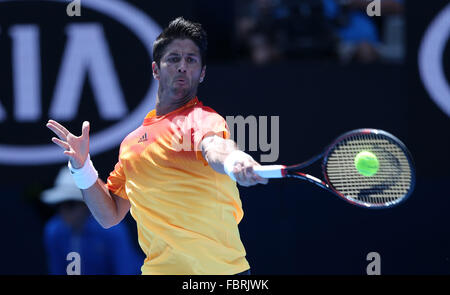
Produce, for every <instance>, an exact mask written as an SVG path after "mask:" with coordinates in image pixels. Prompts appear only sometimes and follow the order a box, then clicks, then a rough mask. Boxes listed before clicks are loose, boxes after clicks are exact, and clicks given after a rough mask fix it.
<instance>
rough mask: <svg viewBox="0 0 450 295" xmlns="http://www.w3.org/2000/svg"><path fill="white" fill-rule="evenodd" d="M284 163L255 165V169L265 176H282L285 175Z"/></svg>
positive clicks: (257, 172)
mask: <svg viewBox="0 0 450 295" xmlns="http://www.w3.org/2000/svg"><path fill="white" fill-rule="evenodd" d="M284 168H286V166H284V165H265V166H255V167H253V171H255V173H256V174H258V175H259V176H261V177H263V178H282V177H284V174H285V173H284V172H283V171H284Z"/></svg>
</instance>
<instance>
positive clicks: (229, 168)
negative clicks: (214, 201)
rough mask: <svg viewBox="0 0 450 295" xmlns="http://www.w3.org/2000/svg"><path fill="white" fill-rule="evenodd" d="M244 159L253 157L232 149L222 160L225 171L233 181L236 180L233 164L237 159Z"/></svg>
mask: <svg viewBox="0 0 450 295" xmlns="http://www.w3.org/2000/svg"><path fill="white" fill-rule="evenodd" d="M245 159H253V158H252V157H251V156H250V155H249V154H246V153H244V152H243V151H240V150H235V151H232V152H231V153H230V154H229V155H228V156H227V157H226V158H225V161H224V162H223V168H224V170H225V173H226V174H227V175H228V176H229V177H230V178H231V179H233V180H234V181H236V178H235V177H234V173H233V168H234V164H236V162H237V161H242V160H245Z"/></svg>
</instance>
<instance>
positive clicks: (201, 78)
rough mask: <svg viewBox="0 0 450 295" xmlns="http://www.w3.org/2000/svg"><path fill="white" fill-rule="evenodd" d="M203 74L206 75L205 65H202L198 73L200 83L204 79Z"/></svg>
mask: <svg viewBox="0 0 450 295" xmlns="http://www.w3.org/2000/svg"><path fill="white" fill-rule="evenodd" d="M205 75H206V65H204V66H203V68H202V72H201V73H200V83H202V82H203V80H204V79H205Z"/></svg>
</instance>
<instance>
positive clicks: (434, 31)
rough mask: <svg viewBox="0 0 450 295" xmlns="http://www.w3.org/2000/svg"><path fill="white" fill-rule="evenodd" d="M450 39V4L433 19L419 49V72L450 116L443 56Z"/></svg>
mask: <svg viewBox="0 0 450 295" xmlns="http://www.w3.org/2000/svg"><path fill="white" fill-rule="evenodd" d="M449 39H450V4H448V5H447V6H446V7H445V8H444V9H443V10H442V11H441V12H440V13H439V14H438V16H437V17H436V18H435V19H434V20H433V21H432V23H431V24H430V26H429V27H428V29H427V30H426V32H425V35H424V37H423V39H422V43H421V46H420V49H419V72H420V77H421V79H422V81H423V84H424V85H425V89H426V90H427V91H428V93H429V94H430V97H431V99H433V101H434V102H435V103H436V104H437V105H438V106H439V107H440V108H441V110H442V111H443V112H444V113H445V114H447V116H449V117H450V85H449V84H448V82H447V79H446V78H445V72H444V68H443V65H444V62H443V56H444V51H445V46H446V44H447V42H448V40H449Z"/></svg>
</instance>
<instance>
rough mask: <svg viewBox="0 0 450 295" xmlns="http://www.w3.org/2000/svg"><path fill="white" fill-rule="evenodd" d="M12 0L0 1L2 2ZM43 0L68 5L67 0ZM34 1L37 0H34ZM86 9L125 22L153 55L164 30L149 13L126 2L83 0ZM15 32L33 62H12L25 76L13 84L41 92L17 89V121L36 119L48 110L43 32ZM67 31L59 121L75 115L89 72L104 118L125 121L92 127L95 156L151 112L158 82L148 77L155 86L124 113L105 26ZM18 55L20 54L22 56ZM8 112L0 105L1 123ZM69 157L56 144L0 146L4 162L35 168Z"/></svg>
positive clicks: (24, 28) (55, 104)
mask: <svg viewBox="0 0 450 295" xmlns="http://www.w3.org/2000/svg"><path fill="white" fill-rule="evenodd" d="M11 1H12V0H0V5H1V4H2V3H5V2H11ZM43 1H46V2H56V3H63V4H66V3H67V1H66V0H43ZM26 2H27V1H20V3H21V5H22V4H24V5H26ZM30 2H36V1H32V0H30ZM85 8H88V9H92V10H95V11H98V12H100V13H103V14H104V15H106V16H108V17H110V18H111V19H114V20H116V21H117V22H118V23H120V24H122V25H123V26H125V27H126V28H127V29H128V30H129V31H130V32H132V33H133V34H134V35H135V36H136V37H137V39H138V40H139V41H140V42H142V44H143V46H144V48H145V49H146V51H147V53H148V58H149V59H150V60H151V57H152V45H153V41H154V40H155V39H156V37H157V36H158V35H159V34H160V32H161V28H160V27H159V26H158V25H157V24H156V22H154V21H153V20H152V19H151V18H150V17H149V16H148V15H146V14H145V13H143V12H142V11H140V10H138V9H136V8H135V7H133V6H132V5H130V4H128V3H126V2H125V1H122V0H115V1H98V0H83V9H85ZM11 34H12V37H13V42H14V43H15V44H14V45H13V46H18V47H17V49H16V50H17V52H16V53H14V54H22V53H24V54H26V55H27V57H26V58H27V59H29V60H30V62H29V63H28V64H26V63H25V62H21V61H19V60H18V61H17V62H13V65H12V66H13V67H17V68H15V69H14V73H15V75H16V73H17V75H19V74H20V75H21V77H20V78H16V77H14V80H15V81H14V85H15V87H22V86H25V87H24V88H28V87H30V86H29V85H31V89H34V90H33V91H36V93H34V94H33V95H32V96H30V97H26V94H27V93H28V91H31V90H27V89H21V90H16V89H15V90H16V91H15V94H17V95H19V96H17V95H16V97H15V98H14V99H15V100H18V99H20V100H21V102H20V103H21V104H20V105H17V106H16V110H15V115H17V116H18V118H19V117H20V118H21V119H17V120H18V121H19V120H22V121H30V120H36V117H39V118H40V119H42V114H40V113H39V112H45V110H42V109H41V103H40V96H39V94H40V93H41V91H40V88H39V87H40V75H41V74H42V73H39V72H40V70H39V69H40V64H39V59H40V54H39V51H38V50H37V49H38V48H36V47H38V44H39V43H38V41H37V40H36V39H35V38H37V36H38V32H37V31H36V29H32V27H28V25H20V26H19V25H16V29H15V30H14V31H11ZM67 34H68V37H69V38H68V43H67V46H66V49H65V52H64V55H63V61H62V65H61V68H60V72H59V76H58V77H57V83H56V85H55V93H54V97H53V98H52V101H51V106H50V110H49V113H50V116H54V117H53V118H55V119H64V118H65V119H66V120H67V119H70V118H73V117H74V116H76V115H77V111H76V110H77V109H78V103H79V100H80V95H81V88H82V85H81V82H80V80H82V78H83V77H84V76H85V75H86V74H89V78H91V83H92V85H93V87H92V88H93V92H94V96H95V100H96V103H97V105H98V109H99V113H100V116H102V117H104V118H108V119H119V118H120V119H122V120H121V121H118V122H117V123H115V124H114V125H112V126H109V127H107V128H106V129H103V130H101V131H97V132H95V131H96V130H95V126H92V127H93V128H92V129H91V136H90V153H91V155H95V154H98V153H100V152H103V151H105V150H108V149H111V148H113V147H116V146H117V145H119V144H120V142H121V141H122V140H123V139H124V138H125V136H126V135H127V134H128V133H129V132H131V131H132V130H134V129H135V128H136V127H138V126H139V125H140V124H141V123H142V120H143V118H144V117H145V115H146V114H147V112H148V111H149V110H150V109H152V108H154V106H155V98H156V93H157V83H152V81H149V82H150V87H149V88H148V90H147V92H146V94H145V95H144V97H143V98H142V99H141V101H140V103H139V105H138V106H137V107H136V108H135V109H133V110H132V111H131V112H130V113H128V114H127V115H126V116H122V115H123V114H125V113H127V108H126V105H125V102H124V96H123V94H122V92H121V89H120V88H119V82H118V78H117V77H118V75H117V72H116V71H115V69H114V67H113V63H112V60H113V59H112V56H111V52H110V51H109V50H108V47H107V42H106V39H105V36H104V34H103V30H102V26H101V24H97V23H96V24H92V23H90V24H82V23H77V24H71V25H69V26H68V28H67ZM24 44H27V45H26V46H28V44H29V45H31V47H30V48H28V49H27V48H21V47H22V46H25V45H24ZM86 44H88V45H86ZM19 47H20V48H19ZM13 51H14V50H13ZM17 57H19V56H18V55H17ZM27 70H31V72H30V73H25V72H26V71H27ZM22 75H24V76H22ZM16 79H17V80H16ZM33 79H34V80H33ZM31 80H33V81H31ZM21 91H23V92H21ZM0 99H2V97H0ZM105 101H107V103H105ZM25 102H27V103H30V105H32V107H30V105H28V107H27V108H31V110H25V108H24V107H22V104H24V103H25ZM15 103H16V101H15ZM68 104H71V105H72V106H73V105H74V106H75V108H74V109H72V110H71V107H68ZM44 114H45V113H44ZM6 116H7V113H6V110H5V109H4V107H3V106H2V105H1V104H0V121H1V120H5V118H6ZM79 116H82V115H79ZM43 128H45V127H43ZM49 136H50V135H49ZM49 139H50V137H49ZM66 161H67V157H66V156H65V155H64V154H62V153H61V150H60V148H59V147H57V146H55V145H54V144H53V143H49V144H44V145H32V146H31V145H29V146H27V145H10V144H3V143H1V144H0V163H1V164H8V165H27V166H30V165H43V164H54V163H63V162H66Z"/></svg>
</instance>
